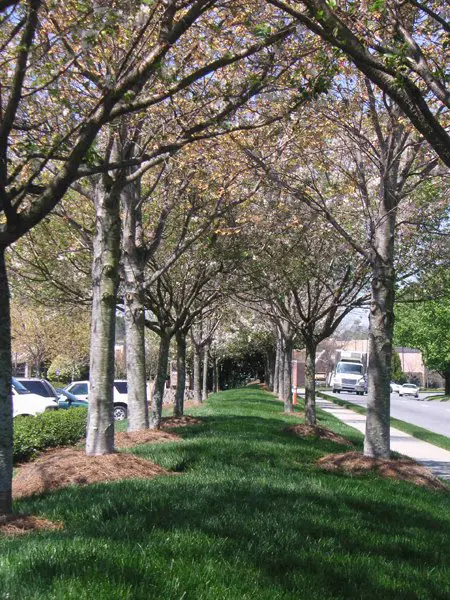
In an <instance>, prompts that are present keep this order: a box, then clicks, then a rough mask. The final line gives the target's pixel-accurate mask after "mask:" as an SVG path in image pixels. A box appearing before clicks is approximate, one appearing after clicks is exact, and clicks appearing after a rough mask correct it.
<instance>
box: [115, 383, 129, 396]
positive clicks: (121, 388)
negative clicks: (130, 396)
mask: <svg viewBox="0 0 450 600" xmlns="http://www.w3.org/2000/svg"><path fill="white" fill-rule="evenodd" d="M114 387H115V388H116V390H117V391H118V392H119V394H127V393H128V387H127V382H126V381H115V382H114Z"/></svg>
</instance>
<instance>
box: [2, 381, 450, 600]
mask: <svg viewBox="0 0 450 600" xmlns="http://www.w3.org/2000/svg"><path fill="white" fill-rule="evenodd" d="M299 408H301V407H299ZM281 411H282V405H281V404H280V403H279V402H278V401H276V400H275V399H274V397H273V396H271V395H270V394H267V393H264V392H262V391H260V390H256V389H241V390H232V391H228V392H223V393H220V394H217V395H215V396H213V397H212V398H211V399H210V401H209V402H208V403H207V404H206V405H204V406H202V407H198V408H195V409H190V410H189V413H190V414H195V415H196V416H199V417H202V421H203V422H202V424H201V425H197V426H194V427H190V428H180V429H179V430H178V431H177V433H179V434H180V435H181V436H182V437H183V439H182V441H180V442H177V443H165V444H150V445H146V446H140V447H139V448H138V449H136V454H139V456H141V457H145V458H147V459H149V460H153V461H155V462H157V463H159V464H161V465H163V466H164V467H166V468H168V469H172V470H174V471H176V472H177V473H178V474H177V475H174V476H171V477H159V478H157V479H154V480H151V481H141V480H135V481H126V482H115V483H109V484H102V485H100V484H99V485H94V486H89V487H87V488H76V487H73V488H70V489H66V490H60V491H59V492H56V493H52V494H48V495H46V496H44V497H40V498H35V499H29V500H26V501H25V500H24V501H21V502H20V503H17V505H16V510H21V511H29V512H31V513H33V514H40V515H43V516H46V517H48V518H52V519H57V520H62V521H64V523H65V528H64V530H62V531H56V532H47V533H40V534H33V535H27V536H25V537H21V538H16V539H8V540H7V539H1V538H0V598H2V599H3V598H20V599H38V598H39V599H42V600H44V599H45V600H47V599H49V598H56V599H59V598H77V599H88V598H89V599H96V600H97V599H103V598H104V599H106V598H108V600H110V599H133V600H134V599H141V598H142V599H158V600H159V599H164V600H166V599H167V600H172V599H173V600H175V599H178V600H180V599H183V600H188V599H189V600H200V599H201V600H219V599H220V600H228V599H233V600H234V599H236V600H237V599H239V600H241V599H252V600H260V599H263V600H265V599H267V600H269V599H270V600H287V599H289V600H299V599H303V598H304V599H308V600H326V599H339V600H346V599H348V598H350V599H360V598H365V599H368V598H369V599H371V598H373V599H375V598H376V599H380V600H385V599H392V600H394V599H395V600H399V599H400V600H407V599H410V598H411V599H414V598H417V599H420V600H422V599H430V600H431V599H438V600H439V599H442V600H444V599H447V598H448V597H449V594H450V576H449V573H450V568H449V567H450V564H449V563H450V559H449V552H448V540H449V539H450V510H449V508H450V502H449V496H448V495H446V494H444V493H442V492H432V491H429V490H425V489H422V488H418V487H416V486H413V485H409V484H406V483H402V482H395V481H388V480H384V479H381V478H378V477H376V476H375V475H368V476H364V477H360V478H356V477H349V476H344V475H339V474H331V473H325V472H322V471H320V470H319V469H317V467H316V466H315V460H316V459H317V458H318V457H320V456H322V455H324V454H327V453H329V452H342V451H343V450H344V449H345V447H344V446H340V445H337V444H335V443H332V442H324V441H319V440H313V439H307V440H305V439H300V438H296V437H295V436H292V435H290V434H288V433H286V432H284V431H282V430H283V428H284V427H286V426H287V425H289V424H292V423H295V422H298V421H299V417H298V416H290V415H284V414H283V413H282V412H281ZM320 419H321V424H322V425H324V426H326V427H332V428H333V429H334V430H335V431H336V432H337V433H340V434H341V435H344V436H346V437H347V438H348V439H350V440H351V441H353V443H354V444H356V447H357V448H361V447H362V446H361V444H362V436H361V435H360V434H359V433H358V432H357V431H356V430H354V429H351V428H348V427H346V426H345V425H344V424H342V423H340V422H338V421H337V420H335V419H334V418H333V417H332V416H331V415H328V414H326V413H320Z"/></svg>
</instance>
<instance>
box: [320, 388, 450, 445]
mask: <svg viewBox="0 0 450 600" xmlns="http://www.w3.org/2000/svg"><path fill="white" fill-rule="evenodd" d="M327 394H329V395H330V396H336V397H337V398H342V399H343V400H348V401H349V402H353V404H359V405H360V406H367V395H365V396H358V395H356V394H351V393H350V394H348V393H341V394H333V393H332V392H327ZM429 395H430V394H429V393H420V394H419V400H417V399H416V398H412V397H410V396H403V397H402V398H400V396H399V395H398V394H395V393H394V394H391V416H392V417H394V419H400V420H401V421H406V422H407V423H412V424H413V425H419V426H420V427H423V428H424V429H428V430H429V431H434V433H440V434H441V435H446V436H447V437H450V402H439V400H432V401H429V402H428V401H427V400H424V398H425V397H426V396H429Z"/></svg>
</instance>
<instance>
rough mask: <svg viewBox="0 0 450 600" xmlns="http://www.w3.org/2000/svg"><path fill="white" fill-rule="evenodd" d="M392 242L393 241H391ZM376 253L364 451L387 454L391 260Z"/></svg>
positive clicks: (390, 344) (388, 442)
mask: <svg viewBox="0 0 450 600" xmlns="http://www.w3.org/2000/svg"><path fill="white" fill-rule="evenodd" d="M392 245H393V242H392ZM387 262H388V261H384V262H383V261H382V259H381V257H380V256H379V255H377V256H376V257H375V260H374V263H373V272H372V284H371V285H372V295H371V304H370V331H369V389H368V400H367V419H366V435H365V438H364V454H365V455H366V456H373V457H375V458H389V456H390V433H389V427H390V400H391V392H390V380H391V359H392V336H393V329H394V281H395V274H394V269H393V267H392V266H391V265H392V264H393V263H392V262H391V263H390V264H387Z"/></svg>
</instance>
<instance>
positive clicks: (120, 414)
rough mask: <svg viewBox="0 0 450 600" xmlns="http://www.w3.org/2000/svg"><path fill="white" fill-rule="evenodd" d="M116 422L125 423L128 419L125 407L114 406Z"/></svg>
mask: <svg viewBox="0 0 450 600" xmlns="http://www.w3.org/2000/svg"><path fill="white" fill-rule="evenodd" d="M113 414H114V421H125V419H126V418H127V409H126V407H125V406H119V405H116V406H114V413H113Z"/></svg>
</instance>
